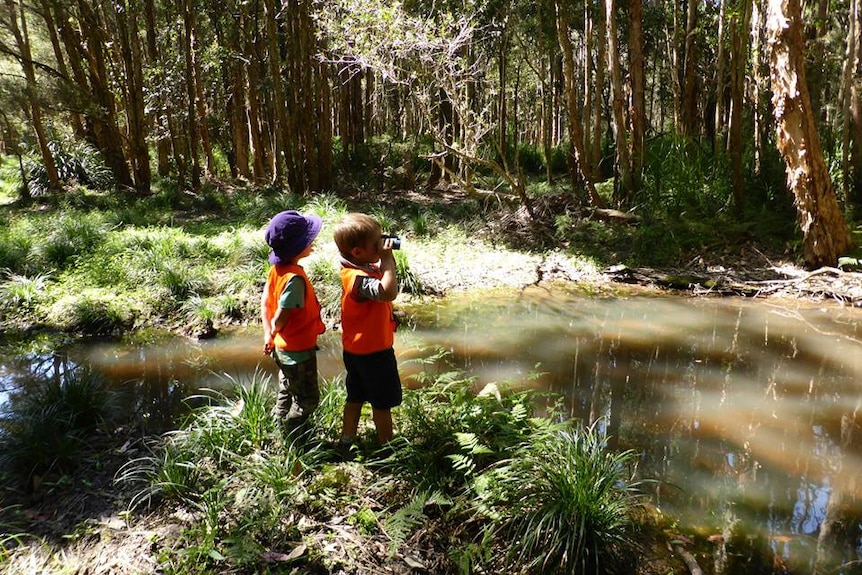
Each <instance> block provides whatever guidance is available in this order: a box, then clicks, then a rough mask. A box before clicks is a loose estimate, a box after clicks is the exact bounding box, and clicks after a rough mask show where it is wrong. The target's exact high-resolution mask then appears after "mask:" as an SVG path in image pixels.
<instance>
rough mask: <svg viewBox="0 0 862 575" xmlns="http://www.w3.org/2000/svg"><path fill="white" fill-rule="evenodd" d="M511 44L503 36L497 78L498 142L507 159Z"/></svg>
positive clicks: (498, 57)
mask: <svg viewBox="0 0 862 575" xmlns="http://www.w3.org/2000/svg"><path fill="white" fill-rule="evenodd" d="M508 51H509V42H508V41H507V40H506V35H505V34H504V35H503V40H502V41H501V42H500V45H499V49H498V51H497V77H498V81H499V83H500V85H499V87H498V90H499V93H498V94H497V130H498V131H497V142H498V144H497V145H498V146H499V149H500V150H501V153H502V155H503V157H507V156H508V153H509V150H508V146H509V141H508V134H507V133H506V128H507V124H508V121H509V118H508V117H507V116H508V113H509V111H508V109H507V107H506V106H507V104H508V101H507V98H506V83H507V82H508V77H507V75H508V70H509V58H508Z"/></svg>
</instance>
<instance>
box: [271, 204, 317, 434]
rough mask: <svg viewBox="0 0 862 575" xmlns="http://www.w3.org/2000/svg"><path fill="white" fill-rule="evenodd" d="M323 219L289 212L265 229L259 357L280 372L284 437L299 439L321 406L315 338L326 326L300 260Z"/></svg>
mask: <svg viewBox="0 0 862 575" xmlns="http://www.w3.org/2000/svg"><path fill="white" fill-rule="evenodd" d="M322 225H323V222H322V220H321V219H320V218H319V217H318V216H316V215H308V216H303V215H302V214H300V213H298V212H296V211H294V210H288V211H284V212H279V213H278V214H276V215H275V216H274V217H273V218H272V219H271V220H270V222H269V225H268V226H267V229H266V243H267V245H269V247H270V248H272V251H271V252H270V254H269V263H271V264H272V266H271V267H270V268H269V273H268V274H267V278H266V285H265V286H264V288H263V295H262V297H261V305H260V308H261V320H262V322H263V342H264V343H263V352H264V353H265V354H266V355H272V357H273V359H274V360H275V363H276V365H278V368H279V375H278V381H279V389H278V397H277V399H276V405H275V414H276V416H277V417H278V418H279V419H280V423H281V424H282V425H283V428H284V430H285V431H286V432H287V433H288V434H297V435H301V434H302V433H305V432H306V431H307V430H306V429H305V427H306V422H307V421H308V418H309V416H310V415H311V414H312V412H314V410H315V409H316V408H317V406H318V404H319V403H320V388H319V386H318V383H317V337H318V336H319V335H320V334H321V333H323V332H324V330H325V327H324V325H323V322H322V321H321V319H320V303H319V302H318V301H317V296H316V295H315V293H314V288H313V287H312V285H311V282H309V281H308V276H306V275H305V270H304V269H303V268H302V266H300V265H299V263H298V262H299V260H300V259H302V258H304V257H306V256H308V255H309V254H311V252H312V249H313V246H312V244H313V243H314V239H315V238H316V237H317V234H319V233H320V228H321V227H322Z"/></svg>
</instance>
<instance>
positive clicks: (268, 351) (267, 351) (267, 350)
mask: <svg viewBox="0 0 862 575" xmlns="http://www.w3.org/2000/svg"><path fill="white" fill-rule="evenodd" d="M274 350H275V345H273V343H272V340H271V339H269V340H267V341H266V343H264V344H263V354H264V355H272V352H273V351H274Z"/></svg>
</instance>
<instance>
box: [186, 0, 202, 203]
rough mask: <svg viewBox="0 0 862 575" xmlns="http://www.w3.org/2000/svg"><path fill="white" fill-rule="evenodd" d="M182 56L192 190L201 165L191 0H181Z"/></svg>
mask: <svg viewBox="0 0 862 575" xmlns="http://www.w3.org/2000/svg"><path fill="white" fill-rule="evenodd" d="M182 10H183V14H182V16H183V45H182V49H183V56H184V58H185V82H186V86H185V88H186V119H185V120H186V121H185V136H184V139H185V142H186V145H185V146H184V148H185V149H186V150H187V152H188V153H187V156H186V157H187V160H188V161H189V162H190V163H191V170H192V171H191V186H192V190H193V191H194V192H198V191H200V188H201V165H200V159H199V158H198V118H197V114H196V106H195V72H194V55H193V54H192V50H193V49H194V48H193V46H194V40H193V38H194V22H193V20H194V14H193V13H192V0H183V3H182Z"/></svg>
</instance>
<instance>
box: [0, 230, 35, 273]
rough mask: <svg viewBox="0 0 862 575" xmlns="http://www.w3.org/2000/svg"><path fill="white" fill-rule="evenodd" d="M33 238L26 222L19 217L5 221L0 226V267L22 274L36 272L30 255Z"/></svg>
mask: <svg viewBox="0 0 862 575" xmlns="http://www.w3.org/2000/svg"><path fill="white" fill-rule="evenodd" d="M35 240H36V238H35V236H34V233H33V229H32V227H31V226H30V225H28V224H27V222H25V221H23V220H19V219H15V220H13V221H11V222H7V225H5V226H3V227H2V228H0V269H5V270H7V271H8V272H11V273H16V274H22V275H28V274H33V273H38V271H37V268H38V266H37V265H34V262H33V261H32V260H33V258H32V257H31V254H32V251H33V245H34V243H35Z"/></svg>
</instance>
